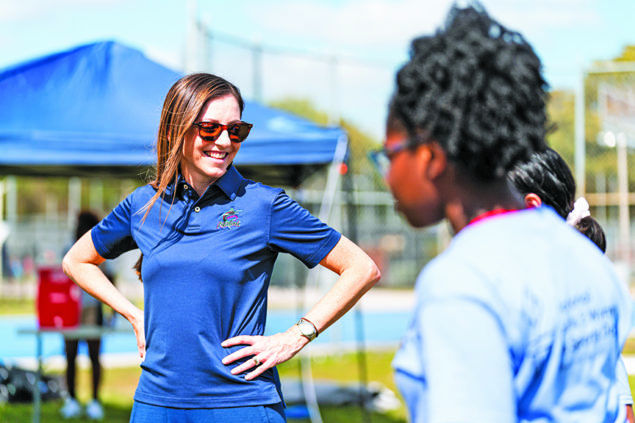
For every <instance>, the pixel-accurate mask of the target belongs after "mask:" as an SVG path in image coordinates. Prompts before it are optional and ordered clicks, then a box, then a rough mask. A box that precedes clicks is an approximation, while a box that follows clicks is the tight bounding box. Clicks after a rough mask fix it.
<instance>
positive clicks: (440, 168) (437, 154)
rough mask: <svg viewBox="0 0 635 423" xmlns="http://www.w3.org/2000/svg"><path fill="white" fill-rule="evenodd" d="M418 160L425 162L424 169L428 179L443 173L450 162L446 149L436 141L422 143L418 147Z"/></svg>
mask: <svg viewBox="0 0 635 423" xmlns="http://www.w3.org/2000/svg"><path fill="white" fill-rule="evenodd" d="M417 160H418V162H419V163H422V164H425V166H424V167H423V171H424V173H425V176H426V178H427V179H428V180H431V181H432V180H434V179H436V178H438V177H439V175H441V174H442V173H443V172H444V171H445V169H446V167H447V164H448V159H447V156H446V154H445V151H444V150H443V148H441V146H440V145H439V143H437V142H436V141H430V142H427V143H425V144H421V145H420V146H419V147H418V148H417Z"/></svg>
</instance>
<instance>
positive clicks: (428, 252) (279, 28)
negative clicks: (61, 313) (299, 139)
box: [0, 0, 635, 422]
mask: <svg viewBox="0 0 635 423" xmlns="http://www.w3.org/2000/svg"><path fill="white" fill-rule="evenodd" d="M458 3H459V4H461V2H458ZM463 3H465V2H463ZM451 4H452V2H451V1H447V0H434V1H432V0H427V1H416V0H392V1H391V0H307V1H294V0H268V1H255V0H245V1H221V0H188V1H185V0H183V1H178V0H165V1H160V0H154V1H150V0H57V1H46V0H21V1H20V0H5V1H1V2H0V75H1V73H2V71H3V69H9V68H13V67H15V66H17V65H19V64H21V63H23V62H26V61H29V60H33V59H35V58H38V57H41V56H46V55H49V54H53V53H57V52H61V51H66V50H70V49H73V48H76V47H78V46H80V45H85V44H89V43H93V42H97V41H111V40H112V41H116V42H118V43H121V44H123V45H125V46H128V47H130V48H133V49H137V50H140V51H141V52H142V53H143V54H144V55H145V56H147V57H148V58H149V59H150V60H152V61H155V62H157V63H159V64H161V65H163V66H165V67H167V68H170V69H172V70H174V71H176V72H179V73H186V72H196V71H204V72H211V73H216V74H219V75H221V76H223V77H225V78H227V79H229V80H230V81H232V82H234V83H235V84H236V85H238V86H239V87H240V89H241V90H242V93H243V95H244V96H245V97H246V98H247V99H249V100H252V101H255V102H257V103H261V104H265V105H268V106H272V107H274V108H277V109H280V110H285V111H289V112H291V113H294V114H296V115H299V116H301V117H303V118H306V119H309V120H312V121H314V122H317V123H318V124H320V125H325V126H326V125H329V126H339V127H341V128H343V129H344V130H345V131H346V133H347V134H348V138H349V141H350V144H351V162H350V166H349V168H348V169H347V171H348V172H349V176H351V181H352V183H353V192H354V195H352V196H351V195H348V196H347V195H346V193H345V192H344V191H345V189H343V188H346V187H343V186H342V181H339V182H337V184H338V185H337V188H338V190H337V194H336V195H335V196H334V198H333V199H332V200H333V212H332V213H331V214H329V216H328V220H329V223H331V224H332V225H333V226H335V227H336V228H338V229H340V230H342V231H343V232H344V233H347V234H350V231H351V230H352V229H351V228H352V226H351V212H352V213H353V215H354V218H353V220H354V225H355V232H356V233H355V238H356V240H357V242H358V243H359V244H360V246H362V248H364V249H365V250H366V251H367V252H368V253H369V254H370V255H371V256H372V257H373V258H374V259H375V260H376V261H377V262H378V263H379V264H380V266H381V267H382V273H383V275H384V277H383V279H382V282H381V284H380V288H379V289H376V290H374V291H371V294H370V295H368V296H367V298H366V299H365V300H364V302H363V304H362V307H361V309H362V310H363V313H362V312H359V313H358V314H350V315H349V316H347V317H346V318H345V319H344V320H343V321H342V322H341V323H339V324H338V325H336V326H334V327H333V328H331V329H330V330H329V332H330V334H329V335H328V337H326V336H325V337H323V338H321V339H322V340H321V344H320V347H321V348H322V349H320V348H316V349H315V350H316V352H317V351H321V353H320V354H317V353H316V355H317V356H319V357H318V358H317V359H316V360H317V362H314V370H315V372H317V373H316V377H325V378H328V379H329V380H337V381H339V382H341V383H353V382H358V381H360V380H362V381H363V382H364V383H366V382H367V381H368V379H370V380H371V381H372V380H374V381H379V382H381V384H382V386H383V387H388V388H389V389H391V390H392V391H395V390H394V384H393V382H392V377H391V370H390V366H389V363H390V358H391V356H392V354H393V352H394V349H395V348H396V345H397V343H398V341H399V338H400V336H401V334H402V333H403V330H404V329H405V326H406V324H407V319H408V312H409V310H410V308H411V306H412V298H411V296H410V289H411V287H412V285H413V283H414V279H415V278H416V275H417V273H418V272H419V270H420V269H421V268H422V267H423V265H425V263H426V262H427V261H428V260H429V259H430V258H432V257H434V256H435V255H436V254H437V253H438V252H439V251H441V250H442V249H443V248H444V247H445V245H446V244H447V242H448V240H449V238H450V234H449V231H448V229H447V227H446V226H445V225H444V224H441V225H438V226H436V227H434V228H429V229H426V230H422V231H413V230H412V229H410V228H409V227H408V226H407V225H406V224H405V223H404V222H403V220H402V219H401V218H400V217H399V216H397V215H396V214H395V213H394V211H393V202H392V199H391V196H390V194H389V193H388V192H387V189H386V187H385V185H384V184H383V182H382V180H381V178H380V177H379V176H378V175H377V174H376V172H375V171H374V169H373V168H372V166H371V164H370V162H369V161H368V160H367V153H368V152H369V151H370V150H371V149H374V148H377V147H378V146H379V145H380V144H381V141H382V138H383V136H384V123H385V117H386V111H387V104H388V101H389V98H390V95H391V93H392V90H393V88H394V77H395V72H396V70H397V69H398V68H399V66H400V65H401V64H402V63H403V62H404V61H405V60H407V57H408V49H409V44H410V41H411V40H412V38H413V37H416V36H418V35H421V34H428V33H431V32H432V31H434V30H435V28H437V27H439V25H441V24H442V23H443V19H444V17H445V15H446V13H447V11H448V10H449V7H450V6H451ZM482 4H483V5H484V7H485V8H486V9H487V10H488V12H490V13H491V14H492V15H493V16H494V17H495V18H497V19H498V20H499V21H500V22H501V23H502V24H503V25H506V26H507V27H509V28H511V29H514V30H518V31H520V32H521V33H522V34H523V35H524V36H525V37H526V38H527V39H528V40H529V42H530V43H531V44H532V45H533V46H534V48H535V50H536V52H537V54H538V56H539V57H540V58H541V60H542V62H543V66H544V75H545V77H546V80H547V82H548V83H549V85H550V87H551V98H550V102H549V116H550V120H551V121H552V123H553V124H554V125H555V128H556V129H555V130H554V131H553V132H552V133H551V134H550V135H549V138H548V141H549V144H550V145H551V146H552V147H553V148H555V149H556V150H557V151H558V152H560V153H561V154H562V155H563V157H565V159H566V160H567V162H568V163H569V164H570V166H571V167H572V169H573V170H574V173H575V175H576V180H577V183H578V191H579V195H584V196H585V197H586V198H587V199H588V200H589V203H590V204H591V212H592V215H593V216H594V217H595V218H596V219H597V220H598V221H599V222H600V223H601V224H602V226H603V227H604V229H605V231H606V233H607V240H608V248H607V254H608V256H609V257H610V258H611V259H612V260H613V261H614V262H615V263H616V265H617V267H618V270H619V272H620V275H621V276H622V278H623V279H624V280H625V282H626V283H628V284H629V285H631V283H632V273H633V272H632V269H633V267H634V264H635V261H634V257H635V256H634V254H633V251H635V245H634V242H633V234H634V233H635V227H633V225H632V223H631V219H630V216H632V215H633V213H635V206H634V205H635V164H634V163H635V162H634V160H635V154H634V151H635V26H634V25H633V23H632V20H633V17H634V16H635V2H634V1H632V0H612V1H606V0H605V1H601V0H534V1H521V0H486V1H482ZM1 96H2V93H1V92H0V98H1ZM157 107H160V104H159V105H157ZM33 119H38V116H33ZM2 120H3V116H2V115H0V123H2ZM271 148H272V149H275V148H276V145H272V146H271ZM122 154H125V152H122ZM1 156H2V137H1V135H0V170H2V167H3V166H2V157H1ZM0 175H1V176H0V229H1V230H0V242H2V244H3V261H2V281H1V283H0V304H1V306H0V314H4V315H7V316H5V317H2V316H0V337H1V338H2V339H5V340H7V339H8V340H10V341H7V342H5V343H4V344H2V345H0V363H2V362H5V363H6V364H15V363H18V364H20V365H23V366H25V367H27V368H28V367H30V368H33V367H34V366H35V360H34V359H33V357H34V351H35V347H36V344H35V339H34V338H33V337H32V336H29V335H24V334H22V335H18V333H17V330H18V329H20V328H25V327H26V328H29V327H31V328H32V327H34V326H35V324H36V317H35V315H34V309H35V308H34V298H35V297H36V295H37V268H38V267H39V266H44V265H56V264H59V261H60V260H61V257H62V255H63V253H64V251H65V249H66V248H67V247H68V245H69V243H70V242H71V241H72V231H73V226H74V221H75V217H76V215H77V212H78V211H79V210H81V209H91V210H94V211H96V212H97V213H98V214H100V215H101V216H104V215H105V214H107V213H108V212H109V211H110V210H111V209H112V208H113V207H114V206H115V205H116V204H117V203H118V202H119V201H120V200H121V199H122V198H123V197H124V196H125V195H126V194H128V193H129V192H131V191H132V190H133V189H134V188H135V187H136V186H139V185H141V184H143V183H144V181H145V180H144V179H143V178H142V177H139V178H118V177H116V176H117V175H112V177H104V176H100V177H86V176H81V177H80V176H79V175H78V176H75V177H71V178H67V177H48V178H41V177H32V176H26V175H20V176H15V175H10V174H7V172H0ZM328 177H329V174H328V169H323V170H322V171H320V172H318V173H316V174H314V175H313V176H312V177H311V178H309V179H307V180H305V181H304V183H303V184H302V185H300V186H287V187H285V188H287V190H288V192H289V193H290V194H291V195H292V197H294V198H295V199H297V200H298V201H300V202H301V203H302V204H303V205H304V206H305V207H307V208H308V209H310V210H311V211H312V212H314V213H316V214H317V213H319V211H320V209H321V206H322V204H323V203H324V201H325V192H326V191H328V188H329V187H328V182H327V180H328ZM136 257H137V253H128V254H127V255H124V256H123V257H122V258H121V259H118V260H117V261H116V262H115V268H116V275H117V280H118V286H119V287H120V289H122V291H123V292H124V293H125V294H126V295H128V296H129V297H130V298H132V299H134V300H136V301H140V300H141V295H142V285H141V284H139V283H138V281H137V280H136V277H135V275H134V273H133V272H132V271H131V269H130V267H131V265H132V264H133V263H134V261H135V260H136ZM306 278H307V274H306V271H304V270H303V269H298V266H297V264H296V263H295V261H294V260H293V259H290V258H289V257H281V258H280V260H279V263H278V265H277V268H276V272H275V274H274V277H273V280H272V284H273V288H272V293H271V298H270V303H271V309H272V317H271V318H270V321H269V323H268V325H269V327H268V330H269V331H271V332H273V331H277V330H284V327H285V325H287V326H288V323H289V322H292V321H293V319H295V313H296V312H298V310H300V309H301V308H302V306H303V303H304V300H305V298H306V297H307V295H306V294H304V293H303V292H302V288H303V287H304V285H305V281H306ZM328 284H329V280H328V278H325V280H324V281H323V282H321V283H318V284H317V285H316V286H315V287H314V289H315V290H316V291H321V290H323V289H324V288H325V287H326V286H327V285H328ZM318 294H319V292H315V295H318ZM310 296H311V294H309V295H308V297H310ZM360 322H361V323H360ZM121 323H124V325H123V326H122V327H123V328H124V329H125V322H119V323H118V324H121ZM360 328H361V329H360ZM47 336H48V338H46V339H45V340H46V342H45V343H44V352H43V355H44V358H45V364H46V365H47V366H48V367H46V368H45V370H50V371H51V372H52V373H53V374H54V375H55V374H57V375H59V373H60V369H61V368H63V360H62V357H63V355H62V354H63V351H62V349H61V348H62V347H61V338H59V336H58V335H47ZM360 339H361V340H362V341H363V342H362V344H363V345H367V346H368V345H370V346H371V347H372V348H371V349H370V352H369V353H368V356H367V361H365V360H366V359H364V360H362V359H359V356H357V359H355V357H356V356H355V355H350V356H349V355H336V356H335V358H333V355H332V354H333V351H357V352H359V351H365V349H364V348H361V347H360V345H362V344H360ZM316 347H317V344H316ZM134 350H135V345H134V340H131V339H130V335H129V334H126V333H118V334H113V335H110V336H108V337H105V345H104V353H105V360H107V362H108V366H111V367H109V368H112V369H113V370H112V372H113V373H111V374H116V375H117V376H116V377H115V378H114V379H117V381H120V382H121V383H117V382H116V381H114V380H113V379H109V376H105V377H106V382H105V383H104V385H105V386H104V396H105V398H106V404H107V407H108V408H107V416H109V417H108V418H109V419H112V420H107V421H113V422H114V421H127V413H128V412H129V406H130V404H131V395H132V392H133V391H134V385H135V384H136V377H137V376H138V373H137V372H138V368H137V367H136V362H135V361H134V360H135V358H134ZM322 352H329V354H328V355H323V354H322ZM108 360H110V361H108ZM347 360H349V361H350V363H349V362H348V361H347ZM360 360H361V361H360ZM338 363H339V364H338ZM360 363H361V364H360ZM369 363H370V364H369ZM626 364H627V367H628V369H629V371H630V372H633V373H635V362H631V361H630V360H628V359H627V360H626ZM294 366H296V364H295V363H292V364H291V365H289V366H287V367H285V368H283V369H282V374H283V376H284V377H289V378H297V377H299V373H298V370H297V368H296V367H294ZM338 366H341V367H338ZM356 368H357V369H359V371H357V370H355V369H356ZM350 372H352V373H351V374H349V373H350ZM105 373H106V374H108V371H107V372H105ZM1 376H2V375H1V372H0V385H1V382H2V380H1ZM85 382H86V381H85ZM84 387H85V388H86V389H85V390H86V392H88V388H87V384H86V383H85V384H84ZM78 390H79V391H82V387H81V386H80V387H79V388H78ZM1 394H2V392H1V389H0V403H1V402H2V395H1ZM391 398H392V397H390V396H389V395H388V396H384V397H383V401H384V402H385V404H384V405H383V408H382V407H380V406H377V409H376V410H375V411H376V412H378V413H379V414H378V415H377V416H374V418H376V419H377V418H378V419H379V420H377V421H386V422H404V421H405V410H404V409H403V406H402V405H401V406H400V405H397V406H396V409H394V408H393V407H392V403H391ZM59 406H60V403H59V402H55V401H53V402H51V403H45V404H44V407H43V409H42V413H43V416H47V415H48V416H50V419H52V420H50V421H57V420H55V418H57V416H58V414H57V412H58V408H59ZM336 409H337V407H336V408H335V409H329V408H328V407H327V408H325V412H326V413H327V415H328V418H325V421H335V422H337V421H353V420H347V417H342V420H338V419H339V418H340V417H339V416H338V415H337V411H333V410H336ZM16 410H17V411H16ZM20 410H21V409H20V408H19V406H16V405H12V404H9V405H4V406H3V405H2V404H0V421H12V422H13V421H17V422H21V421H31V419H32V413H31V411H30V408H28V407H27V408H24V409H22V411H20ZM346 410H347V411H346V413H350V412H351V411H350V410H349V409H346ZM13 413H15V414H13ZM47 413H48V414H47ZM333 413H334V414H333ZM346 415H348V414H346ZM366 418H367V416H365V414H364V413H362V414H361V415H360V417H359V419H364V420H360V421H368V420H365V419H366ZM3 419H4V420H3ZM355 419H357V417H355ZM43 421H49V420H46V419H44V420H43ZM297 421H304V420H301V419H300V420H297ZM306 421H308V420H306ZM373 421H375V420H373Z"/></svg>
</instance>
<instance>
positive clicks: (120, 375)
mask: <svg viewBox="0 0 635 423" xmlns="http://www.w3.org/2000/svg"><path fill="white" fill-rule="evenodd" d="M393 355H394V351H387V352H382V351H379V352H377V351H376V352H370V353H369V354H368V356H367V363H368V365H367V367H368V380H369V381H377V382H380V383H382V384H383V385H385V386H386V387H388V388H390V389H391V390H393V391H395V385H394V382H393V381H392V369H391V368H390V361H391V360H392V357H393ZM311 363H312V369H313V375H314V378H315V379H317V380H326V379H328V380H333V381H338V382H343V383H346V382H351V383H353V382H357V381H358V378H359V376H358V371H357V360H356V357H355V355H354V354H342V355H333V356H326V357H316V358H314V359H312V361H311ZM299 366H300V363H299V361H298V359H292V360H290V361H289V362H287V363H283V364H282V365H280V366H279V367H278V369H279V371H280V375H281V377H282V378H283V383H284V379H285V378H298V377H299ZM45 373H47V374H56V373H57V374H60V372H52V371H46V370H45ZM140 373H141V369H140V368H138V367H130V368H116V369H104V371H103V380H102V389H101V400H102V403H103V405H104V411H105V415H106V417H105V419H104V420H103V421H104V422H105V423H124V422H128V420H129V417H130V410H131V409H132V397H133V394H134V391H135V388H136V386H137V381H138V379H139V374H140ZM89 378H90V372H89V371H87V370H80V371H79V374H78V380H77V392H78V397H79V398H78V399H79V401H80V402H82V403H86V402H88V401H89V399H90V398H89V394H90V388H89V387H90V379H89ZM61 407H62V401H50V402H44V403H42V411H41V419H40V421H41V422H42V423H48V422H59V421H69V422H73V421H83V420H81V419H74V420H62V419H61V417H60V414H59V410H60V409H61ZM320 412H321V414H322V419H323V421H325V422H328V423H349V422H362V421H363V420H362V418H363V416H362V413H361V410H360V409H359V408H357V407H353V406H351V407H332V406H329V407H326V406H325V407H321V408H320ZM405 413H406V411H405V408H404V407H402V408H400V409H398V410H395V411H393V412H390V413H388V414H379V413H372V415H371V419H372V422H373V423H405V422H406V417H405V415H406V414H405ZM32 418H33V409H32V405H31V404H29V403H27V404H0V423H29V422H31V421H32ZM289 422H290V423H309V420H308V419H306V420H295V419H294V420H289Z"/></svg>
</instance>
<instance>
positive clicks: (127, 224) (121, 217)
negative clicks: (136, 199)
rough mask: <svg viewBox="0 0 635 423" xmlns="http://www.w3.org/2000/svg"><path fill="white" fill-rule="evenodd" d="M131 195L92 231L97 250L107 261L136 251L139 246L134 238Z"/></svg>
mask: <svg viewBox="0 0 635 423" xmlns="http://www.w3.org/2000/svg"><path fill="white" fill-rule="evenodd" d="M133 195H134V193H132V194H130V195H129V196H128V197H126V199H125V200H123V201H122V202H121V203H119V205H117V207H115V209H114V210H113V211H112V212H111V213H110V214H109V215H108V216H106V217H105V218H104V219H103V220H102V221H101V222H99V224H98V225H97V226H95V227H94V228H93V229H92V230H91V237H92V239H93V244H94V245H95V249H96V250H97V253H99V255H100V256H102V257H103V258H105V259H113V258H116V257H119V256H120V255H121V254H123V253H125V252H126V251H130V250H134V249H136V248H137V244H136V242H135V241H134V239H133V238H132V230H131V228H132V224H131V223H132V221H131V216H132V211H131V210H132V201H133Z"/></svg>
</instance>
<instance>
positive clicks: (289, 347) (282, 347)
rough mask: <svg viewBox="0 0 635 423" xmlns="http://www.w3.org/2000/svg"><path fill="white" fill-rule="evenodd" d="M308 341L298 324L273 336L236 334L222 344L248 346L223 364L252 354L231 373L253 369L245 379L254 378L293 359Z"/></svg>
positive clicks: (231, 355) (226, 358)
mask: <svg viewBox="0 0 635 423" xmlns="http://www.w3.org/2000/svg"><path fill="white" fill-rule="evenodd" d="M308 343H309V340H308V339H307V338H305V337H304V336H302V334H301V333H300V330H299V329H298V327H297V326H296V325H293V326H292V327H291V328H289V329H288V330H287V331H285V332H282V333H276V334H275V335H271V336H250V335H241V336H235V337H233V338H229V339H227V340H225V341H223V343H222V344H221V345H222V346H223V347H225V348H227V347H233V346H236V345H246V347H244V348H241V349H239V350H238V351H235V352H233V353H232V354H230V355H228V356H227V357H225V358H224V359H223V364H231V363H233V362H235V361H236V360H240V359H241V358H245V357H249V356H251V357H252V358H251V359H250V360H247V361H245V362H244V363H242V364H241V365H239V366H236V367H234V368H233V369H232V371H231V373H232V374H234V375H236V374H239V373H242V372H245V371H247V370H250V369H253V371H251V372H250V373H249V374H247V375H246V376H245V380H252V379H254V378H256V377H258V376H260V375H261V374H262V373H264V372H265V371H266V370H268V369H270V368H272V367H274V366H276V365H278V364H280V363H284V362H285V361H287V360H289V359H291V358H292V357H293V356H295V355H296V354H297V353H298V352H299V351H300V350H301V349H302V347H304V346H305V345H306V344H308Z"/></svg>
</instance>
